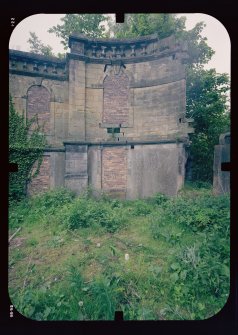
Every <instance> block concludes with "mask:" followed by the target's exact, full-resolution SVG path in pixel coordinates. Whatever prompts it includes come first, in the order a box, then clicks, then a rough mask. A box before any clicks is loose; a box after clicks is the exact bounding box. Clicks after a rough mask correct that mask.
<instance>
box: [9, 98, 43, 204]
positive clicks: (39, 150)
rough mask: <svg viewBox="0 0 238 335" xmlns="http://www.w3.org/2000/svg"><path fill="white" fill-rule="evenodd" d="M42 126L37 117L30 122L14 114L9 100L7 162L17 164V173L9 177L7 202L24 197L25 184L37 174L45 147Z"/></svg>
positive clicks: (13, 108)
mask: <svg viewBox="0 0 238 335" xmlns="http://www.w3.org/2000/svg"><path fill="white" fill-rule="evenodd" d="M43 128H44V127H43V126H40V125H39V124H38V118H37V115H35V116H34V117H33V118H31V119H30V120H29V119H27V118H25V117H24V115H20V114H19V113H17V112H16V110H15V107H14V104H13V102H12V98H11V96H10V99H9V161H10V163H16V164H18V172H14V173H10V175H9V200H10V201H19V200H21V199H22V198H23V197H24V196H26V187H27V184H28V183H29V182H30V181H31V180H32V178H34V177H35V176H36V175H37V174H38V173H39V169H40V166H41V163H42V158H43V152H44V148H45V146H46V143H47V142H46V137H45V135H44V133H43Z"/></svg>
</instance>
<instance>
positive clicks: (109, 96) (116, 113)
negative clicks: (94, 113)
mask: <svg viewBox="0 0 238 335" xmlns="http://www.w3.org/2000/svg"><path fill="white" fill-rule="evenodd" d="M128 98H129V78H128V77H127V75H125V73H123V72H119V73H118V74H114V73H112V74H110V75H108V76H106V78H105V79H104V83H103V119H102V122H103V123H108V124H121V125H127V123H128V121H129V103H128Z"/></svg>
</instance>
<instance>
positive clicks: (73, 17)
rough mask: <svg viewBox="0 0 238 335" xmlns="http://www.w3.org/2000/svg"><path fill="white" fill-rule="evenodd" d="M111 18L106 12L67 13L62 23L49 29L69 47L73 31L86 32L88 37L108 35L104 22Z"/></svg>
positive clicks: (65, 46)
mask: <svg viewBox="0 0 238 335" xmlns="http://www.w3.org/2000/svg"><path fill="white" fill-rule="evenodd" d="M108 20H109V18H108V17H107V16H106V15H104V14H66V15H65V16H64V17H63V18H62V19H61V21H62V24H57V25H56V26H53V27H52V28H50V29H49V30H48V31H49V33H54V34H56V36H57V37H60V38H61V43H62V44H63V45H64V48H65V49H67V48H68V39H69V35H71V34H72V33H75V32H76V33H80V34H84V35H86V36H88V37H92V38H96V37H106V36H107V35H106V34H105V31H106V29H105V25H104V23H105V22H106V21H108Z"/></svg>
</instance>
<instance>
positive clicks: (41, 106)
mask: <svg viewBox="0 0 238 335" xmlns="http://www.w3.org/2000/svg"><path fill="white" fill-rule="evenodd" d="M36 114H37V117H38V122H39V125H41V126H44V133H45V134H49V133H50V93H49V91H48V90H47V89H46V88H45V87H44V86H37V85H34V86H31V87H30V88H29V90H28V93H27V118H28V119H30V118H32V117H34V116H35V115H36Z"/></svg>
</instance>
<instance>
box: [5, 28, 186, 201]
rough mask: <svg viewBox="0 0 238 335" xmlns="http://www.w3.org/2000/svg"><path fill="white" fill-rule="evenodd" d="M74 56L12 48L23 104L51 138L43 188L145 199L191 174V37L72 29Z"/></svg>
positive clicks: (18, 100) (33, 188) (38, 184)
mask: <svg viewBox="0 0 238 335" xmlns="http://www.w3.org/2000/svg"><path fill="white" fill-rule="evenodd" d="M69 47H70V53H68V54H67V57H66V59H63V60H62V59H58V58H54V57H45V56H41V55H35V54H31V53H27V52H21V51H16V50H10V70H9V73H10V94H11V95H12V97H13V101H14V104H15V107H16V110H17V111H18V112H19V113H24V114H25V115H26V117H32V116H33V115H35V114H38V119H39V122H40V123H41V124H44V131H45V133H46V136H47V140H48V144H49V146H48V148H47V149H46V151H45V154H44V159H43V164H42V167H41V171H40V174H39V175H38V177H36V179H34V180H33V182H32V183H31V185H30V186H29V192H30V193H35V192H40V191H44V190H47V189H49V188H54V187H58V186H65V187H68V188H70V189H72V190H74V191H76V192H77V193H80V192H81V191H82V190H83V189H84V188H85V187H87V186H91V187H92V188H93V189H95V190H96V191H105V192H108V193H109V194H111V195H112V196H115V197H120V198H126V199H135V198H144V197H148V196H151V195H153V194H155V193H157V192H161V193H164V194H168V195H175V194H177V191H178V190H179V189H180V188H181V186H182V185H183V183H184V175H185V163H186V154H185V146H186V143H187V140H188V134H189V133H190V132H192V131H193V129H192V128H191V127H190V125H189V122H191V121H192V120H187V119H186V118H185V108H186V78H185V65H184V63H185V61H186V58H187V51H186V45H184V44H183V43H180V42H179V41H176V40H175V38H174V37H173V36H171V37H168V38H165V39H162V40H160V39H158V37H157V35H150V36H145V37H141V38H137V39H133V40H132V39H130V40H129V39H123V40H119V39H89V38H86V37H85V36H82V35H72V36H70V37H69Z"/></svg>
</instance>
